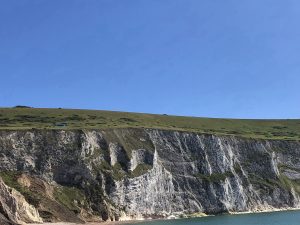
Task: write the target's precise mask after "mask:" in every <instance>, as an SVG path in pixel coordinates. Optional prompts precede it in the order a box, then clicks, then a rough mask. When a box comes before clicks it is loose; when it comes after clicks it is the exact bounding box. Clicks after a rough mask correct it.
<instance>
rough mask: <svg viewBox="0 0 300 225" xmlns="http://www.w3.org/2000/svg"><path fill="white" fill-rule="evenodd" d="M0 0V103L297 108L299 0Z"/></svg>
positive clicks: (184, 111) (289, 113)
mask: <svg viewBox="0 0 300 225" xmlns="http://www.w3.org/2000/svg"><path fill="white" fill-rule="evenodd" d="M0 2H1V8H0V78H1V80H0V106H14V105H30V106H34V107H65V108H88V109H107V110H119V111H134V112H149V113H167V114H176V115H191V116H205V117H231V118H300V88H299V86H300V85H299V84H300V25H299V24H300V1H299V0H285V1H279V0H278V1H277V0H251V1H250V0H248V1H241V0H226V1H224V0H203V1H202V0H89V1H86V0H80V1H79V0H68V1H67V0H51V1H49V0H48V1H46V0H22V1H20V0H6V1H5V0H0Z"/></svg>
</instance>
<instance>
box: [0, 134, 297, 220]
mask: <svg viewBox="0 0 300 225" xmlns="http://www.w3.org/2000/svg"><path fill="white" fill-rule="evenodd" d="M0 161H1V162H3V163H1V164H0V171H7V170H8V171H23V172H27V173H30V174H32V175H33V176H38V177H39V178H41V179H43V180H44V181H45V182H48V183H50V184H56V183H57V184H60V185H65V186H69V187H70V186H71V187H76V188H78V189H80V190H83V191H84V193H85V195H86V199H87V202H88V203H87V206H88V209H85V210H89V212H90V213H93V214H94V215H96V216H99V217H102V219H104V220H122V219H130V218H147V217H167V216H169V215H180V214H191V213H198V212H204V213H209V214H215V213H222V212H229V211H232V212H238V211H260V210H268V209H274V208H289V207H291V208H295V207H300V198H299V193H300V143H299V142H298V141H283V140H269V141H268V140H254V139H246V138H239V137H234V136H216V135H204V134H196V133H187V132H176V131H162V130H155V129H112V130H93V131H61V130H56V131H54V130H53V131H50V130H48V131H47V130H35V131H0ZM25 183H26V182H25Z"/></svg>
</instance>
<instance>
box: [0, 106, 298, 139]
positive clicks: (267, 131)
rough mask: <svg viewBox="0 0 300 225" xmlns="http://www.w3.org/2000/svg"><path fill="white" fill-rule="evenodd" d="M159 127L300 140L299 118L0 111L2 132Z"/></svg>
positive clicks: (48, 110) (8, 109)
mask: <svg viewBox="0 0 300 225" xmlns="http://www.w3.org/2000/svg"><path fill="white" fill-rule="evenodd" d="M31 128H36V129H105V128H158V129H167V130H178V131H192V132H198V133H208V134H222V135H236V136H243V137H251V138H262V139H287V140H300V119H297V120H296V119H289V120H249V119H211V118H199V117H184V116H169V115H155V114H145V113H128V112H113V111H102V110H78V109H39V108H0V129H1V130H3V129H12V130H18V129H31Z"/></svg>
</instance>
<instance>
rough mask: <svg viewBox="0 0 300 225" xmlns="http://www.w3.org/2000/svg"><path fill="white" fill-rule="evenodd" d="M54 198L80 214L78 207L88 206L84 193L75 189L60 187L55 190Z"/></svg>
mask: <svg viewBox="0 0 300 225" xmlns="http://www.w3.org/2000/svg"><path fill="white" fill-rule="evenodd" d="M53 195H54V198H55V199H56V200H57V201H58V202H60V203H62V204H63V205H65V206H66V207H67V208H68V209H70V210H72V211H74V212H76V213H79V212H80V209H79V207H78V205H81V206H84V205H86V199H85V196H84V193H83V191H81V190H79V189H77V188H75V187H66V186H59V187H56V188H55V189H54V192H53Z"/></svg>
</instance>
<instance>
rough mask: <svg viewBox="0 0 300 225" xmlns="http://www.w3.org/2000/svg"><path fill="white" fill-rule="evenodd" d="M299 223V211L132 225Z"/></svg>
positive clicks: (266, 224)
mask: <svg viewBox="0 0 300 225" xmlns="http://www.w3.org/2000/svg"><path fill="white" fill-rule="evenodd" d="M137 224H138V225H300V211H281V212H271V213H253V214H240V215H220V216H209V217H201V218H192V219H177V220H156V221H145V222H141V223H135V224H134V225H137Z"/></svg>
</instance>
